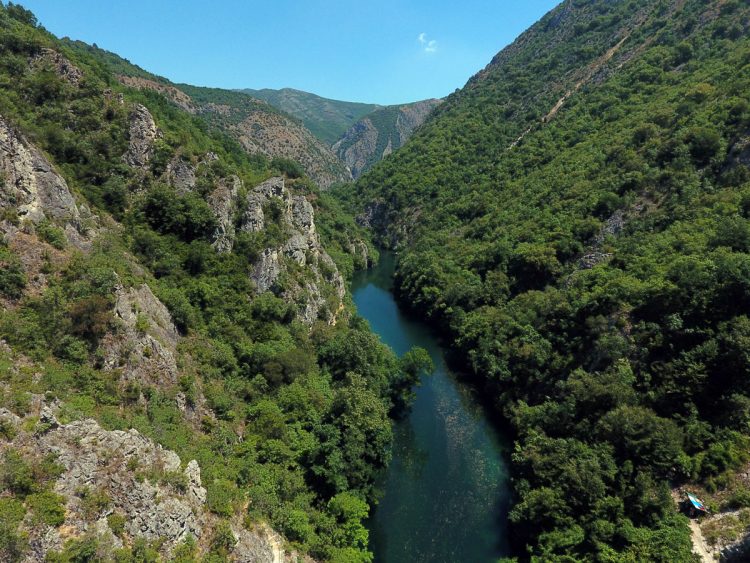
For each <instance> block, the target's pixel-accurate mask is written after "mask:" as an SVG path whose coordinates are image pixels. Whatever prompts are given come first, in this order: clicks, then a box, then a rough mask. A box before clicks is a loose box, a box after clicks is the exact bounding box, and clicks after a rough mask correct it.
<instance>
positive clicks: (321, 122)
mask: <svg viewBox="0 0 750 563" xmlns="http://www.w3.org/2000/svg"><path fill="white" fill-rule="evenodd" d="M240 92H243V93H245V94H248V95H249V96H252V97H253V98H257V99H259V100H264V101H266V102H268V103H269V104H271V105H272V106H273V107H275V108H278V109H280V110H281V111H283V112H286V113H288V114H289V115H293V116H294V117H296V118H297V119H299V120H301V121H302V123H304V124H305V127H307V128H308V129H309V130H310V131H312V133H313V134H314V135H315V136H316V137H318V138H319V139H320V140H322V141H324V142H325V143H326V144H328V145H332V144H334V143H335V142H336V141H338V140H339V139H340V138H341V136H342V135H343V134H344V133H345V132H346V131H347V129H349V128H350V127H351V126H352V125H353V124H354V123H356V122H357V121H358V120H360V119H362V118H363V117H364V116H365V115H367V114H370V113H372V112H373V111H375V110H377V109H379V108H380V107H381V106H379V105H377V104H362V103H357V102H344V101H340V100H330V99H328V98H323V97H321V96H317V95H315V94H311V93H309V92H303V91H301V90H295V89H294V88H282V89H280V90H273V89H270V88H264V89H261V90H252V89H250V88H247V89H244V90H240Z"/></svg>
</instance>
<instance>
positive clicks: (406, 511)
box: [353, 254, 508, 563]
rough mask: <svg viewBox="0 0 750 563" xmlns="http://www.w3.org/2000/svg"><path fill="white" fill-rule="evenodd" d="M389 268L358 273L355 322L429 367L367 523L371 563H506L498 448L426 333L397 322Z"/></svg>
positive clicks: (389, 263)
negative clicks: (415, 353) (502, 561)
mask: <svg viewBox="0 0 750 563" xmlns="http://www.w3.org/2000/svg"><path fill="white" fill-rule="evenodd" d="M394 263H395V259H394V256H393V255H392V254H384V256H383V257H382V260H381V262H380V265H379V266H378V267H377V268H375V269H373V270H370V271H368V272H361V273H359V274H357V276H356V277H355V280H354V286H353V293H354V301H355V303H356V305H357V309H358V311H359V314H360V315H361V316H362V317H364V318H366V319H367V320H368V321H369V322H370V326H371V327H372V329H373V330H374V331H375V332H377V333H378V334H379V335H380V337H381V338H382V340H383V341H384V342H385V343H386V344H388V345H389V346H391V348H393V350H394V351H395V352H396V353H397V354H399V355H401V354H404V353H405V352H406V351H408V350H409V349H410V348H411V347H412V346H421V347H423V348H425V349H426V350H427V351H428V352H429V353H430V356H431V357H432V360H433V362H434V364H435V371H434V373H433V374H432V375H431V376H429V377H426V378H425V379H424V380H423V382H422V386H421V387H420V388H419V389H418V390H417V398H416V400H415V402H414V405H413V408H412V410H411V412H410V414H409V416H408V417H407V418H405V419H404V420H402V421H400V422H398V423H397V424H396V427H395V431H394V447H393V461H392V463H391V465H390V467H389V469H388V471H387V472H386V474H385V475H383V477H382V480H381V482H380V483H379V486H380V488H381V489H382V490H383V491H384V494H383V497H382V499H381V501H380V504H379V505H378V507H377V508H376V510H375V512H374V514H373V516H372V518H371V520H370V523H369V527H370V541H371V548H372V550H373V551H374V553H375V560H376V561H377V562H378V563H401V562H404V563H406V562H409V563H412V562H422V561H424V562H431V563H433V562H434V563H441V562H445V563H462V562H467V563H468V562H471V563H483V562H490V561H496V560H497V558H498V557H502V556H503V555H507V554H508V548H507V537H506V521H505V519H506V513H507V500H508V479H507V468H506V466H505V461H504V459H503V451H504V449H503V448H504V447H505V444H504V442H503V440H502V437H501V436H500V435H498V433H497V431H496V430H495V429H494V428H493V427H492V425H491V424H490V422H489V421H488V420H487V417H486V415H485V413H484V412H483V409H482V408H481V407H480V405H478V404H477V403H476V401H475V399H474V397H473V395H472V392H471V390H470V389H468V388H467V387H466V386H465V385H464V384H462V383H461V382H459V381H457V380H456V378H455V377H454V376H453V374H451V373H450V371H449V370H448V368H447V366H446V364H445V358H444V355H443V350H442V349H441V348H440V346H439V345H438V343H437V341H436V339H435V338H434V336H433V334H432V333H431V332H430V330H429V328H428V327H427V326H426V325H425V324H423V323H419V322H415V321H414V320H412V319H408V318H406V317H404V316H403V315H402V314H401V313H400V311H399V310H398V307H397V306H396V303H395V301H394V299H393V295H392V294H391V289H392V276H393V271H394Z"/></svg>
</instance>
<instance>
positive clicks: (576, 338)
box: [337, 0, 750, 562]
mask: <svg viewBox="0 0 750 563" xmlns="http://www.w3.org/2000/svg"><path fill="white" fill-rule="evenodd" d="M749 24H750V9H749V8H748V5H747V2H741V1H738V0H729V1H702V0H687V1H672V0H649V1H632V0H630V1H628V0H623V1H615V2H613V1H604V0H586V1H584V0H566V1H564V2H563V3H562V4H561V5H560V6H559V7H558V8H556V9H555V10H553V11H552V12H551V13H550V14H548V15H547V16H545V17H544V18H543V19H542V20H541V21H540V22H539V23H537V24H536V25H535V26H534V27H532V28H531V29H530V30H529V31H528V32H526V33H524V34H523V35H522V36H521V37H520V38H519V39H518V40H517V41H516V43H514V44H513V45H511V46H510V47H508V48H507V49H506V50H504V51H503V52H501V53H500V54H499V55H498V56H497V57H496V58H495V60H493V62H492V63H491V64H490V65H489V66H488V67H487V68H486V69H485V70H483V71H482V72H480V73H479V74H478V75H477V76H476V77H474V78H473V79H472V80H470V81H469V83H468V84H467V86H466V87H465V88H464V89H463V90H461V91H459V92H457V93H456V94H454V95H452V96H450V97H449V98H448V99H447V101H446V102H445V103H444V104H443V105H442V106H441V107H440V108H438V109H437V110H436V112H435V113H434V114H433V116H432V118H431V119H429V120H428V122H427V124H426V125H425V126H424V127H423V128H422V129H421V130H420V131H419V132H418V133H417V134H416V135H415V137H413V138H412V139H411V140H410V141H409V143H407V145H406V146H405V147H404V148H403V149H401V150H400V151H399V152H397V153H396V154H394V155H393V156H392V157H391V158H389V159H387V160H385V161H383V162H381V163H379V164H378V165H376V166H375V168H374V169H373V170H372V171H370V172H369V173H368V174H366V175H365V176H364V177H363V178H361V179H360V181H358V183H357V184H356V185H355V186H354V188H344V189H339V190H337V196H338V197H339V198H340V199H341V200H342V201H344V202H346V204H347V205H349V206H350V207H351V209H353V210H356V211H358V212H360V213H362V217H363V219H364V220H366V222H369V224H371V225H372V226H373V227H374V228H375V229H376V231H377V233H378V235H379V237H380V240H381V242H382V243H383V244H385V245H388V246H395V247H397V248H398V249H399V250H400V251H401V253H400V261H399V266H398V273H397V291H398V293H399V296H400V299H401V301H402V303H404V304H405V305H406V306H408V307H411V308H412V310H414V311H415V312H417V313H418V314H419V315H421V316H422V317H424V318H427V319H430V320H431V321H432V322H434V323H435V324H436V325H437V326H440V327H441V329H442V331H443V332H444V334H445V335H446V337H447V338H449V342H450V343H451V344H452V345H453V347H454V349H455V351H456V354H457V358H456V360H457V361H456V363H457V365H459V366H460V367H463V368H464V371H466V372H468V375H469V377H471V379H473V380H474V381H475V382H476V384H477V385H480V386H486V388H487V389H488V390H489V392H490V393H491V396H492V397H493V403H494V405H495V407H496V409H497V411H498V412H499V413H501V414H502V415H503V417H504V418H505V420H507V421H508V423H509V424H510V426H511V428H512V430H513V433H514V435H515V444H516V445H515V451H514V453H513V455H512V470H513V485H514V490H515V496H516V498H515V502H514V506H513V508H512V511H511V517H510V518H511V526H512V533H511V536H512V537H513V538H514V540H515V542H516V548H517V550H518V555H519V559H520V560H529V559H531V560H535V561H579V560H582V561H664V562H676V561H692V560H693V557H694V556H693V555H692V554H691V544H690V534H689V531H688V526H687V520H686V519H685V518H684V517H683V516H681V515H678V513H677V512H676V509H675V505H674V503H673V500H672V498H671V497H670V488H671V487H676V486H679V485H681V484H685V483H693V484H697V485H700V486H702V487H704V488H705V490H706V491H709V492H710V491H715V490H717V489H722V488H723V487H725V486H726V485H727V483H728V482H729V481H730V480H731V478H732V475H733V474H734V473H735V472H736V471H738V470H741V469H742V470H743V471H744V470H745V469H744V468H745V466H746V464H747V462H748V459H749V458H750V449H749V448H750V387H749V386H748V382H749V381H750V379H749V378H748V376H749V375H750V356H749V355H748V349H749V348H750V254H749V253H750V168H749V167H750V151H749V149H748V147H749V146H750V100H749V99H748V92H750V39H748V37H750V33H749ZM558 102H559V103H558ZM745 496H746V495H745ZM738 502H739V504H740V505H743V503H744V502H746V501H738Z"/></svg>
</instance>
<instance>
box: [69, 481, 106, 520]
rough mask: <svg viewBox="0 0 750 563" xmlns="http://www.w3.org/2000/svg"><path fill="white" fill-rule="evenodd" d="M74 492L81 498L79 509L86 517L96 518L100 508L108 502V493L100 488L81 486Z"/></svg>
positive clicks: (102, 508) (100, 510)
mask: <svg viewBox="0 0 750 563" xmlns="http://www.w3.org/2000/svg"><path fill="white" fill-rule="evenodd" d="M76 494H77V495H78V496H79V497H80V499H81V510H82V511H83V516H84V518H86V519H93V518H98V517H99V514H100V513H101V512H102V510H104V509H105V508H107V507H108V506H109V504H110V499H109V495H107V493H106V492H104V491H102V490H94V489H91V488H89V487H81V488H80V489H78V490H77V491H76Z"/></svg>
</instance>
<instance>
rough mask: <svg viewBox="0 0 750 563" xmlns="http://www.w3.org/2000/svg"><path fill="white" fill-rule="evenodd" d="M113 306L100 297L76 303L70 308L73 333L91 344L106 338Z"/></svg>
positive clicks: (95, 296) (88, 298) (96, 296)
mask: <svg viewBox="0 0 750 563" xmlns="http://www.w3.org/2000/svg"><path fill="white" fill-rule="evenodd" d="M111 309H112V305H111V304H110V302H109V300H108V299H105V298H104V297H101V296H99V295H94V296H92V297H87V298H85V299H81V300H80V301H76V302H75V303H73V305H72V306H71V307H70V322H71V331H72V332H73V334H75V335H76V336H80V337H82V338H84V339H86V340H88V341H89V342H91V343H96V342H97V341H98V340H99V338H101V337H102V336H104V333H106V332H107V328H108V327H109V321H110V319H111V317H112V312H111Z"/></svg>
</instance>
